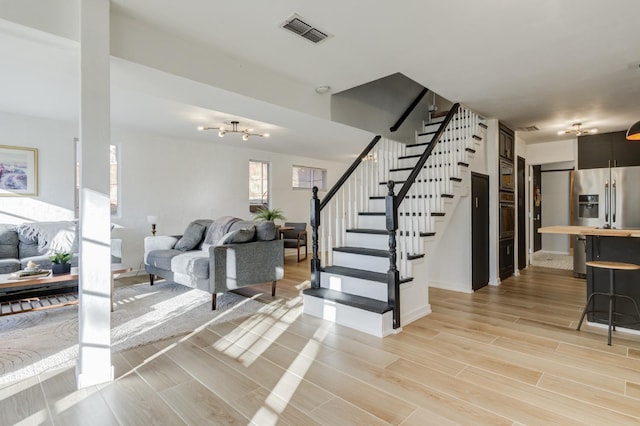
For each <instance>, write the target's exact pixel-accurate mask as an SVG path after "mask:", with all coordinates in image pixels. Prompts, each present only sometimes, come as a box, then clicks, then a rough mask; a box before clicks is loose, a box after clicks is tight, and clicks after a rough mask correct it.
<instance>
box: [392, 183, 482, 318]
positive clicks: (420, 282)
mask: <svg viewBox="0 0 640 426" xmlns="http://www.w3.org/2000/svg"><path fill="white" fill-rule="evenodd" d="M459 176H460V177H461V178H462V182H459V183H457V184H456V185H454V193H453V198H452V199H451V201H450V202H448V203H446V204H445V212H444V213H445V215H444V217H443V218H441V219H438V220H440V223H439V224H438V225H437V232H436V235H434V236H432V237H423V238H422V240H423V244H424V253H425V256H424V257H423V258H421V259H415V260H412V261H411V262H410V263H409V270H408V273H409V275H411V276H412V277H413V281H411V282H410V283H406V284H403V285H402V286H401V287H400V320H401V324H402V325H403V326H405V325H407V324H410V323H412V322H413V321H416V320H418V319H420V318H422V317H424V316H427V315H429V314H430V313H431V312H432V311H431V304H430V303H429V287H431V286H432V285H431V283H432V278H431V274H430V271H431V268H432V266H431V265H432V259H433V258H434V257H435V256H434V253H435V252H436V251H437V249H438V246H439V244H440V241H441V240H442V238H444V236H445V235H446V233H447V228H448V226H449V223H450V222H451V217H452V215H453V212H454V211H455V210H456V208H457V207H458V205H459V204H460V201H461V199H462V198H463V197H468V196H469V185H470V181H471V173H470V172H469V171H463V172H461V173H460V175H459Z"/></svg>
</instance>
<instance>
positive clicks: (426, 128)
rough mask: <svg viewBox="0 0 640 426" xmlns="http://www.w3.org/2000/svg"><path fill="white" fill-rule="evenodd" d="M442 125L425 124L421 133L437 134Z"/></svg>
mask: <svg viewBox="0 0 640 426" xmlns="http://www.w3.org/2000/svg"><path fill="white" fill-rule="evenodd" d="M440 125H441V123H425V124H424V125H423V126H422V132H420V133H426V132H435V131H437V130H438V129H439V128H440Z"/></svg>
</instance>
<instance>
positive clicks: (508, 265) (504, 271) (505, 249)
mask: <svg viewBox="0 0 640 426" xmlns="http://www.w3.org/2000/svg"><path fill="white" fill-rule="evenodd" d="M498 246H499V249H498V253H499V262H498V263H499V269H500V270H499V274H500V279H501V280H503V279H505V278H508V277H510V276H511V275H513V269H514V257H513V247H514V246H513V239H507V240H500V242H499V243H498Z"/></svg>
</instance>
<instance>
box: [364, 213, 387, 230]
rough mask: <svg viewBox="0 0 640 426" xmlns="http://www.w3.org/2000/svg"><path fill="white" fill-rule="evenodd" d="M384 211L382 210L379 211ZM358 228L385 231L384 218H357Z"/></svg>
mask: <svg viewBox="0 0 640 426" xmlns="http://www.w3.org/2000/svg"><path fill="white" fill-rule="evenodd" d="M381 211H384V210H381ZM358 228H364V229H387V224H386V218H385V217H384V216H362V215H360V216H358Z"/></svg>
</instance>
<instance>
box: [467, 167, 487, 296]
mask: <svg viewBox="0 0 640 426" xmlns="http://www.w3.org/2000/svg"><path fill="white" fill-rule="evenodd" d="M471 253H472V256H471V289H472V290H474V291H475V290H478V289H479V288H482V287H484V286H486V285H487V284H488V283H489V176H487V175H482V174H480V173H474V172H472V173H471Z"/></svg>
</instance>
